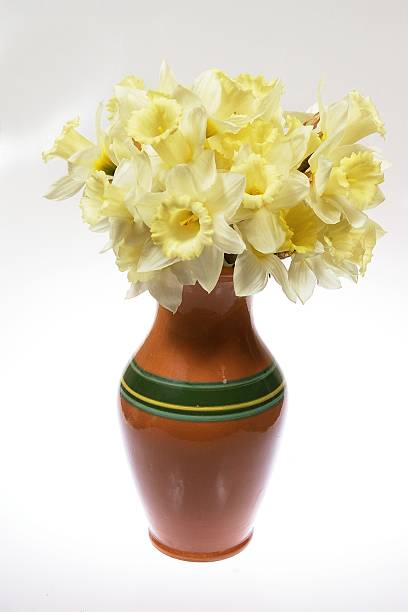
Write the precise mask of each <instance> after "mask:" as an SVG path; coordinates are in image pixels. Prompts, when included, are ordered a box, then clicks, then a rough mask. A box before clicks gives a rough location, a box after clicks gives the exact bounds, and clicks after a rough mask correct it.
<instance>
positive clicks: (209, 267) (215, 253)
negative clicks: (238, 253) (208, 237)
mask: <svg viewBox="0 0 408 612" xmlns="http://www.w3.org/2000/svg"><path fill="white" fill-rule="evenodd" d="M223 262H224V253H223V252H222V251H220V250H219V249H217V247H215V246H207V247H205V248H204V250H203V252H202V253H201V255H200V257H198V258H197V259H193V260H192V261H191V269H192V271H193V273H194V274H195V276H196V277H197V280H198V282H199V283H200V285H201V286H202V288H203V289H205V291H207V293H210V292H211V291H212V290H213V289H214V287H215V285H216V284H217V282H218V279H219V277H220V274H221V269H222V265H223Z"/></svg>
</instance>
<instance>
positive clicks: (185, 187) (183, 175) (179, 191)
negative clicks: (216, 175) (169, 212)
mask: <svg viewBox="0 0 408 612" xmlns="http://www.w3.org/2000/svg"><path fill="white" fill-rule="evenodd" d="M166 188H167V191H168V192H169V193H171V194H172V195H175V196H191V197H192V198H196V199H199V197H200V194H199V189H198V185H197V183H196V180H195V176H194V174H193V172H192V170H191V167H190V166H188V165H187V164H179V165H178V166H174V168H172V169H171V170H170V171H169V173H168V175H167V179H166Z"/></svg>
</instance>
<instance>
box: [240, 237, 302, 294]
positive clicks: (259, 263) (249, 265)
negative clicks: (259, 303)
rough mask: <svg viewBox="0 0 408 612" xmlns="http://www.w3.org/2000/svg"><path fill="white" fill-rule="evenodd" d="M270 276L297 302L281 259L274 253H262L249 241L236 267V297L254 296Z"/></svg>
mask: <svg viewBox="0 0 408 612" xmlns="http://www.w3.org/2000/svg"><path fill="white" fill-rule="evenodd" d="M270 276H273V277H274V279H275V280H276V282H277V283H278V284H279V285H280V286H281V287H282V290H283V291H284V293H285V295H286V296H287V297H288V298H289V299H290V300H292V302H296V294H295V293H294V291H293V289H292V288H291V287H290V284H289V280H288V272H287V270H286V268H285V265H284V264H283V262H282V261H281V260H280V259H279V257H277V256H276V255H274V254H273V253H268V254H266V253H261V252H260V251H257V250H256V249H255V248H254V247H253V246H252V245H251V244H250V243H249V242H248V241H247V242H246V250H245V251H244V252H243V253H241V254H240V255H238V257H237V259H236V261H235V265H234V290H235V293H236V295H241V296H245V295H253V294H254V293H258V292H259V291H262V289H263V288H264V287H265V285H266V284H267V282H268V280H269V277H270Z"/></svg>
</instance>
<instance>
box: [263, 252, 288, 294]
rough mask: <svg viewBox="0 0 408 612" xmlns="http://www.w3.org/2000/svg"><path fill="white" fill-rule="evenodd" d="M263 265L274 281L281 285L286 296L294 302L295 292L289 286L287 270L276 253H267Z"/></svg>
mask: <svg viewBox="0 0 408 612" xmlns="http://www.w3.org/2000/svg"><path fill="white" fill-rule="evenodd" d="M264 266H265V269H266V270H267V272H269V274H271V275H272V276H273V277H274V279H275V280H276V282H277V283H278V284H279V285H280V286H281V287H282V290H283V292H284V293H285V295H286V297H288V298H289V299H290V300H291V301H292V302H296V293H295V292H294V291H293V289H292V287H291V286H290V283H289V279H288V271H287V269H286V267H285V264H284V263H283V262H282V261H281V260H280V259H279V257H277V256H276V255H267V256H266V257H265V259H264Z"/></svg>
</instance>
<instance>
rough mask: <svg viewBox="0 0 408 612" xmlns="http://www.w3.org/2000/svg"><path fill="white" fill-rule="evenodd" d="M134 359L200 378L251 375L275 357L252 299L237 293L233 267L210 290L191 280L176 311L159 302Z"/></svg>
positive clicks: (163, 371) (171, 374)
mask: <svg viewBox="0 0 408 612" xmlns="http://www.w3.org/2000/svg"><path fill="white" fill-rule="evenodd" d="M135 359H136V361H137V363H138V364H139V366H140V367H142V368H143V369H145V370H147V371H150V372H153V373H155V374H158V375H161V376H165V377H168V378H175V379H179V380H195V381H212V380H231V379H234V378H241V377H243V376H250V375H252V374H254V373H256V372H258V371H260V370H262V369H263V368H265V367H267V366H268V365H269V364H270V362H271V356H270V353H269V351H268V350H267V349H266V347H265V346H264V344H263V343H262V341H261V340H260V339H259V337H258V335H257V333H256V331H255V329H254V327H253V324H252V317H251V299H250V298H248V297H237V296H236V295H235V292H234V285H233V280H232V273H231V271H230V270H228V269H227V270H225V271H223V273H222V274H221V276H220V279H219V281H218V283H217V285H216V287H215V288H214V290H213V291H212V292H211V293H207V292H206V291H205V290H204V289H202V287H201V286H200V285H199V284H196V285H194V286H192V285H186V286H185V287H184V289H183V299H182V302H181V305H180V306H179V308H178V310H177V312H176V313H174V314H173V313H171V312H170V311H168V310H167V309H165V308H163V307H161V306H159V308H158V311H157V316H156V320H155V322H154V324H153V328H152V330H151V332H150V334H149V335H148V337H147V338H146V341H145V342H144V344H143V345H142V347H141V348H140V349H139V351H138V353H137V354H136V357H135Z"/></svg>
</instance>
